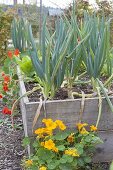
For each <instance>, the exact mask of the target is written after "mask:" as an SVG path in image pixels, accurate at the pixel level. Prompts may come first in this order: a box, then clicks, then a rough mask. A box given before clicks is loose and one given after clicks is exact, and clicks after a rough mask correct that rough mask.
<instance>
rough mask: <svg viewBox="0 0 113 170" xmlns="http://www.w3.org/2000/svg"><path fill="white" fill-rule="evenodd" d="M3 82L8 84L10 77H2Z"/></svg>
mask: <svg viewBox="0 0 113 170" xmlns="http://www.w3.org/2000/svg"><path fill="white" fill-rule="evenodd" d="M3 78H4V82H7V83H8V82H10V76H8V75H5V76H4V77H3Z"/></svg>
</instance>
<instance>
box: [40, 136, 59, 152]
mask: <svg viewBox="0 0 113 170" xmlns="http://www.w3.org/2000/svg"><path fill="white" fill-rule="evenodd" d="M41 146H43V147H44V148H46V149H48V150H52V151H54V152H58V148H57V147H56V146H55V143H54V141H53V140H51V139H49V140H47V141H45V142H41Z"/></svg>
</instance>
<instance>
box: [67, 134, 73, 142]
mask: <svg viewBox="0 0 113 170" xmlns="http://www.w3.org/2000/svg"><path fill="white" fill-rule="evenodd" d="M67 141H68V142H69V143H73V142H74V133H71V135H69V136H68V138H67Z"/></svg>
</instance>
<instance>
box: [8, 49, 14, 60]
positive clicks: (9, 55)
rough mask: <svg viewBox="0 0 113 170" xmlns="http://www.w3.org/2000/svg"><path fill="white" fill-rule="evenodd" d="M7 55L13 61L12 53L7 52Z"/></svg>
mask: <svg viewBox="0 0 113 170" xmlns="http://www.w3.org/2000/svg"><path fill="white" fill-rule="evenodd" d="M7 55H8V57H9V58H10V59H11V58H12V57H13V53H12V51H8V52H7Z"/></svg>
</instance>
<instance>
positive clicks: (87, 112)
mask: <svg viewBox="0 0 113 170" xmlns="http://www.w3.org/2000/svg"><path fill="white" fill-rule="evenodd" d="M112 101H113V99H112ZM80 105H81V101H78V100H77V101H76V100H68V101H66V100H65V101H51V102H50V101H49V102H47V103H46V104H45V106H46V112H47V113H46V115H47V117H48V118H52V119H53V120H55V119H61V120H63V121H64V122H65V123H66V124H67V126H70V127H72V128H73V127H75V124H76V123H77V122H78V121H79V120H80V115H79V112H80ZM89 106H90V107H89ZM37 108H38V103H26V110H27V115H26V119H27V122H28V128H29V129H28V131H29V132H28V134H30V135H31V132H30V131H31V130H30V129H31V127H32V122H33V119H34V116H35V113H36V110H37ZM44 116H45V115H44V110H43V108H42V110H41V115H40V117H39V119H38V121H37V124H36V127H39V126H41V120H42V119H43V118H44ZM97 117H98V100H97V99H87V100H86V101H85V107H84V113H83V114H82V121H83V122H87V123H88V124H96V121H97ZM98 128H99V130H111V129H113V113H112V112H111V110H110V108H109V106H108V104H107V102H106V100H105V99H103V108H102V115H101V119H100V123H99V127H98Z"/></svg>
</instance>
